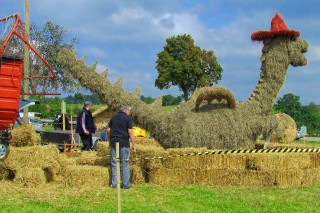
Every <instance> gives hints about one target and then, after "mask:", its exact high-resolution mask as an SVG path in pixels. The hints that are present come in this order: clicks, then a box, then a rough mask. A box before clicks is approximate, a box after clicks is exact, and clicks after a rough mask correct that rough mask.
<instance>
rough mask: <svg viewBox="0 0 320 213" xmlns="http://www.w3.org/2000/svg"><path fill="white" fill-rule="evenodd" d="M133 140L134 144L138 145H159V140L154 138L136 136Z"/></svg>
mask: <svg viewBox="0 0 320 213" xmlns="http://www.w3.org/2000/svg"><path fill="white" fill-rule="evenodd" d="M135 142H136V144H140V145H151V146H161V145H160V144H159V142H158V141H157V140H156V139H154V138H144V137H136V138H135Z"/></svg>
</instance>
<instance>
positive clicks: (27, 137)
mask: <svg viewBox="0 0 320 213" xmlns="http://www.w3.org/2000/svg"><path fill="white" fill-rule="evenodd" d="M11 135H12V139H11V140H10V145H11V146H15V147H23V146H34V145H39V144H40V138H39V137H38V136H37V134H36V131H35V130H34V128H33V126H32V124H30V123H29V122H27V123H24V124H23V125H22V126H19V127H17V128H15V129H13V130H11Z"/></svg>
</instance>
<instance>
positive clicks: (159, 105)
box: [151, 95, 163, 111]
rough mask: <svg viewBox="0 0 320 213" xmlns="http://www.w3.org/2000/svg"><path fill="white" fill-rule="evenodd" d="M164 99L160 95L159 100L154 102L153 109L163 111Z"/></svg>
mask: <svg viewBox="0 0 320 213" xmlns="http://www.w3.org/2000/svg"><path fill="white" fill-rule="evenodd" d="M162 98H163V96H162V95H160V96H159V97H158V98H156V99H155V100H154V101H153V102H152V104H151V107H152V108H153V109H156V110H158V111H159V110H160V111H162Z"/></svg>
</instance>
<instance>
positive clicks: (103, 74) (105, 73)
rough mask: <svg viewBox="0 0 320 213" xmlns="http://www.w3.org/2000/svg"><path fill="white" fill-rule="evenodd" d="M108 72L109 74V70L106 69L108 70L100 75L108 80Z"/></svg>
mask: <svg viewBox="0 0 320 213" xmlns="http://www.w3.org/2000/svg"><path fill="white" fill-rule="evenodd" d="M108 72H109V70H108V69H106V70H103V71H102V73H101V74H100V75H101V76H102V77H104V78H107V77H108Z"/></svg>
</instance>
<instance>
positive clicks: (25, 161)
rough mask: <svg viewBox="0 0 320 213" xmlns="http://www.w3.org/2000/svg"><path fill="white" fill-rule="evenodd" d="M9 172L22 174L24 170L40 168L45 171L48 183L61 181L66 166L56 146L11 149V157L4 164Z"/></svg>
mask: <svg viewBox="0 0 320 213" xmlns="http://www.w3.org/2000/svg"><path fill="white" fill-rule="evenodd" d="M3 164H4V165H5V167H6V168H7V169H9V170H12V171H16V172H18V173H19V174H21V171H22V172H24V170H23V169H24V168H30V169H33V168H39V169H42V171H45V175H46V177H47V181H48V182H51V181H56V180H59V179H60V178H59V176H61V174H62V173H63V172H64V169H65V168H64V167H65V165H64V164H63V161H61V158H60V154H59V150H58V149H57V147H55V146H51V145H49V146H26V147H10V155H9V156H8V158H6V159H5V160H4V162H3Z"/></svg>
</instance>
